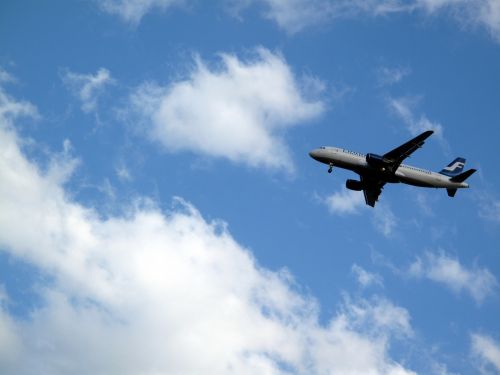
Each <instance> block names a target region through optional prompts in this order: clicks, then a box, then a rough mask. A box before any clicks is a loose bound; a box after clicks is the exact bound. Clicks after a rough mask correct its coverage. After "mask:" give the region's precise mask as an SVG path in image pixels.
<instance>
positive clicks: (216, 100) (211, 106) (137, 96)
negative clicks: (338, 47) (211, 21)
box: [131, 48, 324, 172]
mask: <svg viewBox="0 0 500 375" xmlns="http://www.w3.org/2000/svg"><path fill="white" fill-rule="evenodd" d="M220 57H221V64H220V66H219V67H218V68H210V67H208V66H207V64H205V63H204V62H203V61H202V60H201V59H200V58H196V64H195V66H194V68H193V69H192V70H191V71H190V73H189V76H188V78H187V79H185V80H181V81H177V82H173V83H171V84H169V85H167V86H160V85H158V84H155V83H145V84H143V85H142V86H141V87H139V88H138V89H137V90H136V92H135V93H134V94H133V95H132V97H131V106H132V108H134V109H135V112H136V114H138V115H139V118H140V119H141V120H140V121H141V123H142V124H143V125H144V126H145V127H146V128H147V129H148V130H147V131H148V133H149V136H150V137H151V138H152V139H154V140H155V141H157V142H158V143H159V144H160V145H161V146H163V147H164V148H165V149H166V150H168V151H171V152H178V151H190V152H193V153H195V154H198V155H204V156H210V157H222V158H225V159H229V160H231V161H232V162H235V163H243V164H246V165H249V166H251V167H258V166H263V167H266V168H273V169H276V168H282V169H284V170H286V171H288V172H292V171H293V163H292V162H291V156H290V153H289V150H288V147H287V145H286V142H285V140H284V138H283V133H284V132H285V131H286V130H287V129H289V128H291V127H294V126H297V125H300V124H303V123H304V122H307V121H309V120H311V119H314V118H316V117H318V116H319V115H320V114H321V113H322V112H323V111H324V104H323V103H322V102H321V101H320V100H317V99H308V98H306V95H305V88H304V87H302V86H301V84H300V82H299V81H298V80H297V79H296V78H295V76H294V74H293V73H292V71H291V69H290V67H289V66H288V65H287V64H286V62H285V60H284V59H283V58H282V57H281V56H280V55H279V54H275V53H272V52H271V51H269V50H267V49H264V48H259V49H257V51H256V56H255V58H253V59H250V60H247V61H243V60H240V59H239V58H238V57H237V56H235V55H231V54H221V55H220ZM311 82H312V84H313V86H314V87H313V91H316V92H317V93H318V91H320V90H321V83H319V82H317V81H315V80H307V84H308V88H310V86H311Z"/></svg>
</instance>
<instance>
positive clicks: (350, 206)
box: [323, 189, 365, 215]
mask: <svg viewBox="0 0 500 375" xmlns="http://www.w3.org/2000/svg"><path fill="white" fill-rule="evenodd" d="M323 201H324V203H325V204H326V206H327V207H328V210H329V211H330V212H331V213H333V214H339V215H345V214H355V213H357V212H358V210H359V208H360V207H363V206H364V204H365V198H364V196H363V192H360V191H353V190H347V189H342V190H340V191H337V192H335V193H333V194H332V195H330V196H328V197H326V198H324V199H323Z"/></svg>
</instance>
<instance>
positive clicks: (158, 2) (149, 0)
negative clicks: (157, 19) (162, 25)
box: [99, 0, 185, 26]
mask: <svg viewBox="0 0 500 375" xmlns="http://www.w3.org/2000/svg"><path fill="white" fill-rule="evenodd" d="M184 3H185V0H103V1H100V2H99V6H100V7H101V9H102V10H104V11H105V12H107V13H110V14H114V15H117V16H119V17H121V18H122V19H123V21H125V22H128V23H130V24H132V25H134V26H135V25H138V24H139V23H140V22H141V20H142V17H144V16H145V15H146V14H147V13H150V12H152V11H153V10H155V9H159V10H160V11H165V10H167V9H168V8H171V7H174V6H179V5H182V4H184Z"/></svg>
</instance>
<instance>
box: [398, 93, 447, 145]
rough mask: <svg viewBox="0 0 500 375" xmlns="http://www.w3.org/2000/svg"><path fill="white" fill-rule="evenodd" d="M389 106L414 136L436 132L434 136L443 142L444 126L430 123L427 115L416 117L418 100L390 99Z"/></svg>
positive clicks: (406, 98)
mask: <svg viewBox="0 0 500 375" xmlns="http://www.w3.org/2000/svg"><path fill="white" fill-rule="evenodd" d="M388 104H389V108H390V109H391V110H392V111H393V112H394V113H395V114H396V115H397V116H398V117H399V118H401V120H403V122H404V123H405V125H406V127H407V129H408V131H409V132H410V133H411V134H412V135H418V134H420V133H422V132H424V131H426V130H434V134H435V135H436V136H437V137H438V138H439V139H440V140H441V141H442V140H443V126H442V125H441V124H439V123H437V122H432V121H430V120H429V119H428V118H427V116H425V115H421V116H420V118H417V116H415V115H414V113H413V107H414V106H415V104H416V99H414V98H408V97H402V98H390V99H389V100H388Z"/></svg>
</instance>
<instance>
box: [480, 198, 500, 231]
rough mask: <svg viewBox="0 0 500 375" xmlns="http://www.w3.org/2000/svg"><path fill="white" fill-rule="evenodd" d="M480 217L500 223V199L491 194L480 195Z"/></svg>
mask: <svg viewBox="0 0 500 375" xmlns="http://www.w3.org/2000/svg"><path fill="white" fill-rule="evenodd" d="M479 217H480V218H482V219H484V220H488V221H490V222H492V223H496V224H500V200H498V199H496V198H494V197H492V196H491V195H487V194H483V195H480V197H479Z"/></svg>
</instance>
